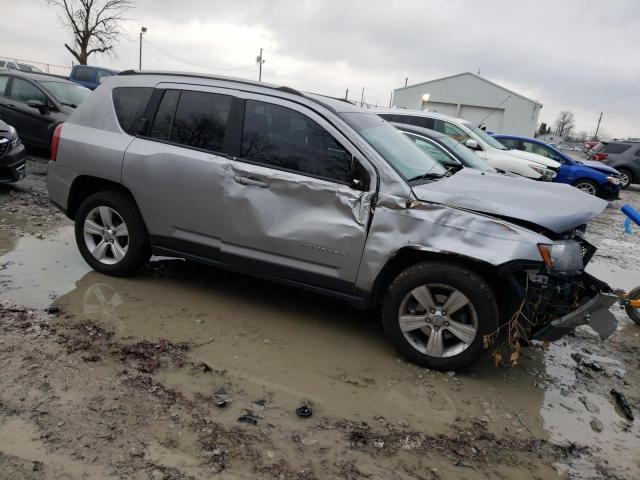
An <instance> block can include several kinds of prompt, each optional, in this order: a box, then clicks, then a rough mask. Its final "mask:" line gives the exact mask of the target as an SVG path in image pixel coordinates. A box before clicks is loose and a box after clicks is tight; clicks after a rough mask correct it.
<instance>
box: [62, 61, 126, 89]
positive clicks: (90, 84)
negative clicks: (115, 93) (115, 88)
mask: <svg viewBox="0 0 640 480" xmlns="http://www.w3.org/2000/svg"><path fill="white" fill-rule="evenodd" d="M117 74H118V71H117V70H111V69H109V68H102V67H92V66H90V65H74V66H73V68H72V69H71V74H70V75H69V80H71V81H72V82H75V83H78V84H80V85H82V86H83V87H87V88H89V89H91V90H95V89H96V88H97V87H98V85H100V82H101V81H102V79H103V78H105V77H110V76H112V75H117Z"/></svg>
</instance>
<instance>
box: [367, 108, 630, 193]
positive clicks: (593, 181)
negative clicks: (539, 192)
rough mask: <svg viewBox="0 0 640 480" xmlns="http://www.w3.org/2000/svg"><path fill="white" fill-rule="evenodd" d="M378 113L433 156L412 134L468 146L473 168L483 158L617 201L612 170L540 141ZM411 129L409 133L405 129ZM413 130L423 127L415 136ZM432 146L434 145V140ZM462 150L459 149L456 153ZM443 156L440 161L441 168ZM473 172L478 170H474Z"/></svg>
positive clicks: (416, 115)
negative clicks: (444, 137)
mask: <svg viewBox="0 0 640 480" xmlns="http://www.w3.org/2000/svg"><path fill="white" fill-rule="evenodd" d="M377 112H378V114H379V115H380V116H381V117H382V118H384V119H386V120H388V121H390V122H393V124H394V125H396V126H397V127H398V128H400V129H401V130H403V131H405V133H407V134H409V135H410V136H412V137H413V138H414V140H415V141H416V142H417V143H418V145H419V146H421V148H423V149H424V150H432V151H431V154H432V155H437V154H436V153H435V152H434V151H433V149H434V148H436V147H435V146H433V145H431V146H430V145H429V143H430V142H427V143H426V144H425V143H424V140H425V139H424V138H423V139H422V140H417V139H415V135H423V136H425V135H426V136H427V137H430V139H431V140H432V142H431V143H434V142H433V141H435V140H436V139H435V138H434V137H433V135H430V134H429V133H428V132H429V131H431V132H433V131H438V132H440V133H442V134H444V135H447V136H449V137H450V138H451V139H453V140H454V141H455V142H457V144H460V145H463V146H465V147H468V148H469V150H471V151H472V152H473V153H474V154H475V155H474V156H475V157H476V158H477V160H476V162H475V163H476V165H477V163H478V161H480V160H481V159H483V160H485V162H486V163H488V164H489V165H491V166H492V167H494V168H495V169H498V170H500V171H503V172H511V173H513V174H517V175H521V176H523V177H527V178H531V179H534V180H543V181H553V182H556V183H567V184H570V185H573V186H574V187H576V188H578V189H580V190H582V191H584V192H585V193H589V194H591V195H596V196H599V197H601V198H604V199H606V200H615V199H616V198H618V196H619V192H620V188H621V185H620V184H621V179H620V174H619V173H618V172H617V171H616V169H614V168H612V167H610V166H607V165H603V164H602V163H599V162H589V161H582V162H581V161H578V160H575V159H573V158H572V157H571V156H569V155H567V154H565V153H564V152H562V151H561V150H559V149H557V148H554V147H552V146H551V145H548V144H545V143H544V142H542V141H540V140H536V139H533V138H527V137H518V136H511V135H499V134H493V135H489V134H487V133H486V132H485V131H483V130H482V129H480V128H477V127H474V126H473V125H472V124H471V123H470V122H467V121H466V120H462V119H460V118H453V117H449V116H447V115H443V114H439V113H435V112H428V111H425V112H421V111H411V110H404V109H402V110H392V109H385V110H378V111H377ZM400 125H406V126H413V127H414V129H413V130H410V131H407V128H406V127H401V126H400ZM415 128H418V129H420V128H422V129H423V130H422V131H417V130H415ZM435 143H438V142H437V141H435ZM459 151H460V150H458V152H459ZM446 156H447V154H446V153H444V154H442V155H441V156H439V157H438V158H440V159H441V160H442V162H443V163H444V164H446V161H445V160H444V158H445V157H446ZM472 168H477V167H472Z"/></svg>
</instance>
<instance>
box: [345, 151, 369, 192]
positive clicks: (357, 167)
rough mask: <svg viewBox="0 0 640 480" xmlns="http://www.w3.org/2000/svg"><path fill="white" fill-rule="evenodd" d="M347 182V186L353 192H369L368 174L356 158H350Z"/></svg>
mask: <svg viewBox="0 0 640 480" xmlns="http://www.w3.org/2000/svg"><path fill="white" fill-rule="evenodd" d="M348 182H349V186H350V187H351V188H353V189H354V190H358V191H361V192H366V191H367V190H369V173H368V172H367V171H366V170H365V169H364V167H363V166H362V164H361V163H360V162H359V161H358V160H357V159H356V157H351V171H350V172H349V179H348Z"/></svg>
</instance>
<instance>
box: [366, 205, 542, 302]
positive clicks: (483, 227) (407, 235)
mask: <svg viewBox="0 0 640 480" xmlns="http://www.w3.org/2000/svg"><path fill="white" fill-rule="evenodd" d="M548 241H549V240H548V239H547V238H546V237H544V236H542V235H539V234H537V233H535V232H532V231H530V230H527V229H525V228H522V227H519V226H517V225H514V224H512V223H509V222H507V221H505V220H500V219H495V218H492V217H489V216H485V215H478V214H476V213H473V212H468V211H465V210H461V209H456V208H451V207H449V206H445V205H435V204H428V203H424V202H416V201H408V200H407V199H404V198H399V197H394V196H390V195H385V194H381V195H380V197H379V199H378V202H377V204H376V207H375V215H374V217H373V222H372V225H371V230H370V232H369V237H368V239H367V245H366V249H365V252H364V256H363V259H362V266H361V268H360V272H359V274H358V282H357V286H358V288H360V289H363V290H365V291H368V290H369V289H370V288H371V287H372V285H373V282H374V280H375V278H376V277H377V275H378V274H379V272H380V270H381V269H382V267H383V266H384V264H385V263H386V262H387V261H388V260H389V259H390V258H392V257H393V255H394V254H395V253H396V252H397V251H398V250H400V249H402V248H403V247H415V248H418V249H421V250H426V251H432V252H443V253H450V254H454V255H460V256H464V257H468V258H472V259H476V260H479V261H481V262H485V263H489V264H492V265H496V266H497V265H501V264H503V263H506V262H508V261H511V260H516V259H517V260H532V261H536V262H539V261H541V257H540V253H539V251H538V247H537V244H538V243H542V242H548Z"/></svg>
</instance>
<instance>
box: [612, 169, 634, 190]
mask: <svg viewBox="0 0 640 480" xmlns="http://www.w3.org/2000/svg"><path fill="white" fill-rule="evenodd" d="M616 170H618V172H619V173H620V186H621V187H622V189H623V190H626V189H627V188H629V187H630V186H631V184H632V183H633V173H631V171H630V170H627V169H626V168H618V169H616ZM624 175H626V176H627V178H628V179H629V181H628V182H627V183H624V182H623V181H622V179H623V178H624Z"/></svg>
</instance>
